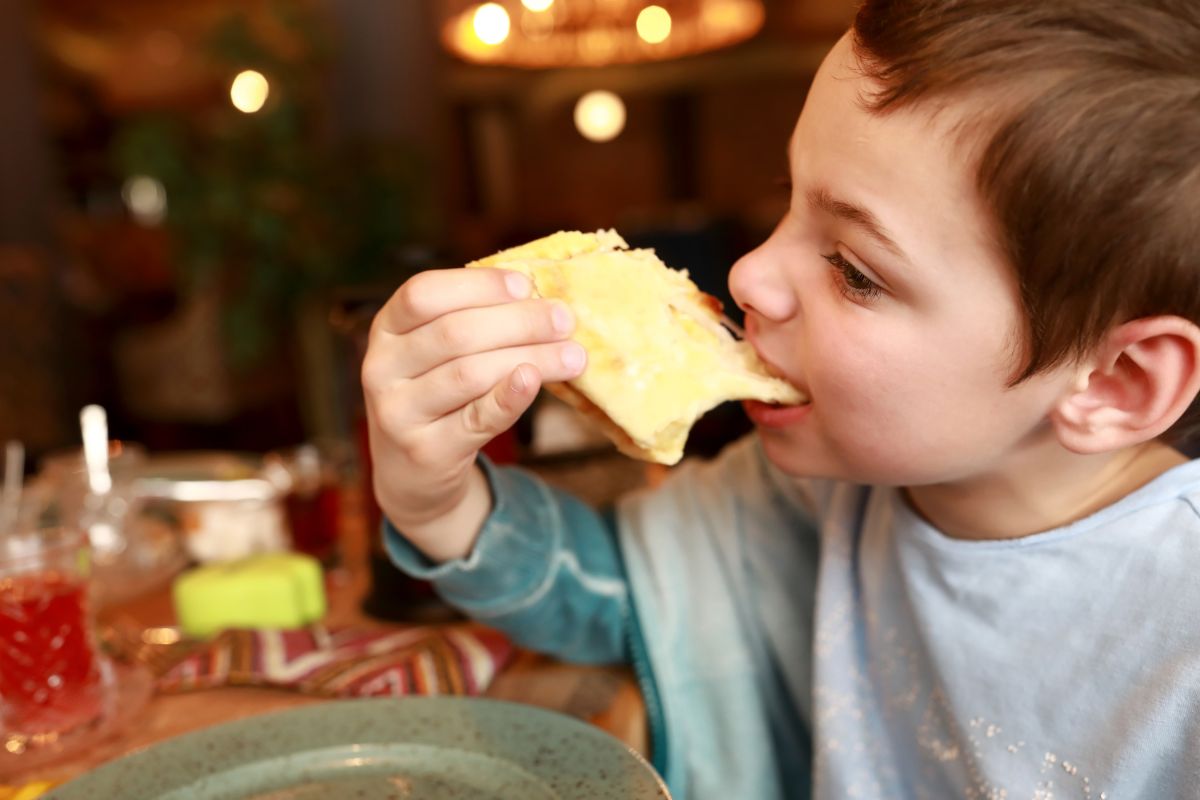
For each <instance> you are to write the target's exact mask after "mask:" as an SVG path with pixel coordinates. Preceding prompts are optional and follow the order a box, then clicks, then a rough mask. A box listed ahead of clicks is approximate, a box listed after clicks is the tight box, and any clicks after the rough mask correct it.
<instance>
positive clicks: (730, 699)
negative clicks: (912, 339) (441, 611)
mask: <svg viewBox="0 0 1200 800" xmlns="http://www.w3.org/2000/svg"><path fill="white" fill-rule="evenodd" d="M489 479H490V481H491V484H492V486H493V492H494V493H495V499H496V510H495V511H494V512H493V515H492V517H491V518H490V519H489V522H488V523H487V525H486V526H485V529H484V531H483V532H482V533H481V536H480V539H479V541H478V543H477V545H476V548H475V551H474V552H473V553H472V554H471V556H470V557H469V558H468V559H465V560H463V561H459V562H453V563H449V564H443V565H438V566H434V565H431V564H429V563H428V562H424V561H423V560H422V559H421V558H420V557H419V555H418V554H416V552H415V551H414V550H412V548H410V547H407V546H406V544H405V543H404V542H403V541H402V539H400V537H399V536H398V535H396V534H395V532H394V531H390V532H389V533H388V544H389V549H390V550H391V552H392V554H393V558H394V559H395V560H396V561H397V563H398V564H400V565H401V567H402V568H404V569H406V570H407V571H410V572H412V573H414V574H418V575H423V576H426V577H430V578H432V579H433V580H434V581H435V585H436V586H437V587H438V588H439V591H441V592H442V593H443V595H444V596H446V597H447V598H448V599H449V600H450V601H451V602H454V603H456V604H458V605H460V606H461V607H463V608H464V609H465V610H466V611H467V612H468V613H472V614H474V615H475V616H478V617H480V618H482V619H483V620H484V621H486V622H489V623H491V624H494V625H496V626H497V627H501V628H503V629H505V630H507V631H509V632H510V633H511V634H512V635H513V636H514V637H515V638H516V639H518V641H521V642H523V643H525V644H527V645H529V646H533V647H537V648H539V649H544V650H547V651H550V652H554V653H557V654H558V655H561V656H564V657H575V658H578V659H580V660H592V661H611V660H620V659H626V660H628V659H633V660H634V661H635V662H639V663H640V662H644V663H645V664H647V665H648V667H649V672H650V673H651V674H650V676H649V680H647V681H646V686H645V688H646V689H647V691H648V697H649V711H650V714H651V721H652V723H653V724H654V725H655V726H656V727H657V728H661V730H659V731H658V734H659V735H658V736H656V739H655V743H656V746H657V748H658V752H656V753H655V754H654V755H655V763H656V764H657V765H658V766H659V767H660V768H661V769H662V770H663V772H664V774H665V775H666V777H667V780H668V784H669V785H670V786H671V788H672V791H673V792H674V793H675V794H676V796H677V797H679V798H694V799H696V800H716V799H717V798H722V799H723V798H733V797H736V798H753V799H754V800H771V798H783V797H789V798H791V797H797V798H800V797H810V796H811V797H815V798H819V799H820V800H833V799H834V798H846V797H853V798H916V799H919V800H925V799H926V798H928V799H929V800H942V799H943V798H967V799H968V800H994V799H998V798H1005V799H1006V800H1016V799H1017V798H1030V799H1041V800H1052V799H1053V800H1071V799H1074V798H1079V799H1080V800H1101V799H1102V798H1104V799H1105V800H1121V799H1125V798H1147V800H1149V799H1151V798H1153V799H1154V800H1158V799H1160V798H1162V799H1163V800H1166V799H1169V798H1200V516H1198V514H1197V506H1196V503H1197V501H1198V500H1200V462H1196V461H1193V462H1189V463H1187V464H1185V465H1182V466H1180V467H1177V468H1175V469H1173V470H1171V471H1169V472H1167V473H1165V474H1164V475H1162V476H1160V477H1159V478H1157V479H1156V480H1154V481H1153V482H1151V483H1150V484H1148V485H1146V486H1144V487H1143V488H1141V489H1139V490H1138V491H1136V492H1134V493H1132V494H1130V495H1129V496H1127V497H1125V498H1124V499H1123V500H1121V501H1119V502H1118V503H1116V504H1114V505H1112V506H1111V507H1109V508H1107V509H1105V510H1103V511H1101V512H1099V513H1097V514H1095V515H1093V516H1091V517H1089V518H1087V519H1085V520H1082V521H1080V522H1077V523H1075V524H1072V525H1070V526H1067V527H1065V528H1062V529H1059V530H1054V531H1050V532H1047V533H1043V534H1039V535H1035V536H1030V537H1026V538H1023V539H1018V540H1011V541H983V542H980V541H965V540H959V539H950V538H948V537H946V536H944V535H943V534H941V533H940V532H938V531H937V530H935V529H933V528H932V527H931V526H929V525H928V524H926V523H925V522H924V521H923V520H922V519H921V518H919V517H918V516H917V515H916V514H915V513H913V511H912V510H911V509H910V507H909V506H908V504H907V503H906V502H905V500H904V497H903V494H902V493H901V492H900V491H899V490H896V489H886V488H871V487H863V486H856V485H851V484H845V483H838V482H830V481H795V480H791V479H788V478H787V477H785V476H783V475H782V474H781V473H779V472H778V471H777V470H776V469H774V468H773V467H772V466H770V465H769V464H768V463H767V462H766V460H765V458H764V457H763V455H762V452H761V448H760V446H759V444H758V441H757V439H756V438H755V437H753V436H751V437H749V438H747V439H745V440H743V441H742V442H739V443H737V444H735V445H734V446H732V447H730V448H728V449H727V450H726V451H725V452H724V453H722V454H721V456H720V457H719V458H718V459H716V460H714V461H713V462H711V463H707V464H689V465H685V466H684V467H681V468H680V469H678V470H676V471H675V473H673V475H672V478H671V479H670V480H669V481H668V482H667V484H666V485H665V486H664V487H662V488H660V489H658V490H655V491H653V492H645V493H641V494H638V495H635V496H633V497H630V498H628V499H627V500H625V501H624V502H623V503H622V504H621V506H620V509H619V514H618V517H617V519H618V525H617V530H618V532H617V535H616V537H615V538H614V537H613V535H612V534H611V533H610V531H609V530H608V529H607V528H606V527H605V525H604V524H603V522H602V521H601V520H600V519H599V517H597V516H596V515H595V514H594V513H592V512H590V511H589V510H587V509H586V508H584V507H582V506H581V505H579V504H578V503H577V502H575V501H573V500H572V499H570V498H567V497H565V496H563V495H561V494H559V493H557V492H554V491H552V490H549V489H547V488H546V487H545V486H544V485H543V484H541V483H540V482H539V481H537V480H536V479H535V478H532V477H530V476H527V475H524V474H522V473H519V472H517V471H513V470H497V469H494V468H489Z"/></svg>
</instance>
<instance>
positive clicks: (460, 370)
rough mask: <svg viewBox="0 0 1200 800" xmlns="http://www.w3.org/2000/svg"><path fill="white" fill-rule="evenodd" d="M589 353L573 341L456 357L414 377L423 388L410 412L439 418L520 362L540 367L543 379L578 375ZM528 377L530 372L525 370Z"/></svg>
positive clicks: (478, 395) (478, 394)
mask: <svg viewBox="0 0 1200 800" xmlns="http://www.w3.org/2000/svg"><path fill="white" fill-rule="evenodd" d="M586 362H587V354H586V353H585V352H584V349H583V348H582V347H581V346H580V345H579V344H578V343H577V342H572V341H566V342H554V343H552V344H539V345H529V346H526V347H510V348H507V349H504V350H492V351H489V352H486V353H476V354H474V355H469V356H464V357H463V358H458V359H455V360H454V361H450V362H448V363H446V364H442V365H441V366H438V367H435V368H434V369H432V370H430V371H429V372H427V373H425V374H424V375H422V376H421V377H420V378H418V379H416V380H415V381H412V382H411V384H412V386H414V387H416V386H419V387H420V390H419V392H413V393H411V396H410V397H409V398H408V403H409V404H410V413H411V414H413V415H415V416H416V418H418V419H424V420H435V419H437V418H439V417H443V416H446V415H448V414H451V413H452V412H456V411H459V410H461V409H462V408H463V407H464V406H466V405H467V404H469V403H472V402H474V401H476V400H478V399H480V398H482V397H483V396H484V395H486V394H487V393H488V392H490V391H492V390H493V389H494V388H495V387H496V386H497V385H498V384H500V383H501V382H502V381H504V380H505V379H507V378H508V377H509V376H510V375H511V374H512V373H513V370H514V369H515V368H516V365H517V364H528V365H532V366H533V367H534V368H536V370H537V373H538V375H539V376H540V380H541V382H544V383H554V382H557V381H566V380H570V379H571V378H575V377H578V376H579V374H580V373H581V372H583V368H584V365H585V363H586ZM523 374H524V375H525V376H526V377H528V376H529V373H527V372H526V373H523Z"/></svg>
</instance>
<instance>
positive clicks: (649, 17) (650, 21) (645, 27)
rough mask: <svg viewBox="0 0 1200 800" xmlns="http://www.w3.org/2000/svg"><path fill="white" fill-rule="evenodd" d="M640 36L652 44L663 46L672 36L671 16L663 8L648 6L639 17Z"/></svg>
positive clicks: (638, 30) (638, 28)
mask: <svg viewBox="0 0 1200 800" xmlns="http://www.w3.org/2000/svg"><path fill="white" fill-rule="evenodd" d="M637 32H638V36H640V37H642V41H644V42H648V43H650V44H661V43H663V42H665V41H666V40H667V37H668V36H670V35H671V15H670V14H669V13H667V10H666V9H665V8H663V7H662V6H646V7H645V8H643V9H642V10H641V13H639V14H638V17H637Z"/></svg>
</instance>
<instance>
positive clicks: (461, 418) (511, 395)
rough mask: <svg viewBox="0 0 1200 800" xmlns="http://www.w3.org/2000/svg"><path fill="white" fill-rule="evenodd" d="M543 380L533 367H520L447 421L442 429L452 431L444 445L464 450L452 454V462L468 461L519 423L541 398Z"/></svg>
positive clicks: (441, 421) (441, 423)
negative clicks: (536, 400)
mask: <svg viewBox="0 0 1200 800" xmlns="http://www.w3.org/2000/svg"><path fill="white" fill-rule="evenodd" d="M541 385H542V376H541V373H539V372H538V369H537V367H535V366H534V365H533V364H520V365H518V366H517V368H516V369H514V370H513V371H512V372H511V373H510V374H509V375H508V376H507V377H506V378H505V379H504V380H502V381H500V382H499V383H497V384H496V385H495V386H494V387H492V390H491V391H490V392H488V393H487V394H485V395H484V396H483V397H480V398H478V399H476V400H473V401H471V402H470V403H468V404H467V405H465V406H463V407H462V408H461V409H459V410H458V411H457V412H455V413H453V414H451V415H449V416H447V417H443V418H442V419H441V420H439V422H438V424H439V425H446V426H448V427H449V428H450V430H448V431H447V432H446V435H445V438H444V441H445V442H446V443H447V447H453V448H460V449H457V451H456V452H451V453H448V454H447V455H448V456H450V457H451V458H455V459H459V458H468V457H471V456H473V455H474V454H475V452H476V451H478V450H479V448H481V447H483V446H484V445H485V444H487V443H488V442H489V441H491V440H492V439H494V438H495V437H496V436H497V435H499V434H501V433H503V432H504V431H506V430H508V429H509V428H511V427H512V426H513V424H514V423H516V421H517V419H518V418H519V417H520V416H521V414H523V413H525V409H527V408H529V406H530V404H531V403H533V400H534V398H535V397H537V393H538V389H540V388H541Z"/></svg>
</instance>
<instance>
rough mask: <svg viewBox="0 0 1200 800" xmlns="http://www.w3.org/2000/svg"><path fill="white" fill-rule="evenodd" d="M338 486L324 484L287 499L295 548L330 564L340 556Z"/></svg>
mask: <svg viewBox="0 0 1200 800" xmlns="http://www.w3.org/2000/svg"><path fill="white" fill-rule="evenodd" d="M340 501H341V497H340V494H339V490H338V487H337V486H336V485H332V484H322V485H321V486H319V487H317V488H315V489H312V490H310V491H294V492H291V493H290V494H288V495H287V496H286V497H285V498H284V507H285V508H286V509H287V517H288V525H289V526H290V527H291V529H292V547H293V548H294V549H295V550H298V551H299V552H301V553H307V554H308V555H310V556H313V557H314V558H317V559H319V560H320V561H322V562H324V563H326V564H328V563H330V562H332V561H334V560H335V558H336V556H337V543H338V526H339V525H340V523H341V517H340V514H341V502H340Z"/></svg>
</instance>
